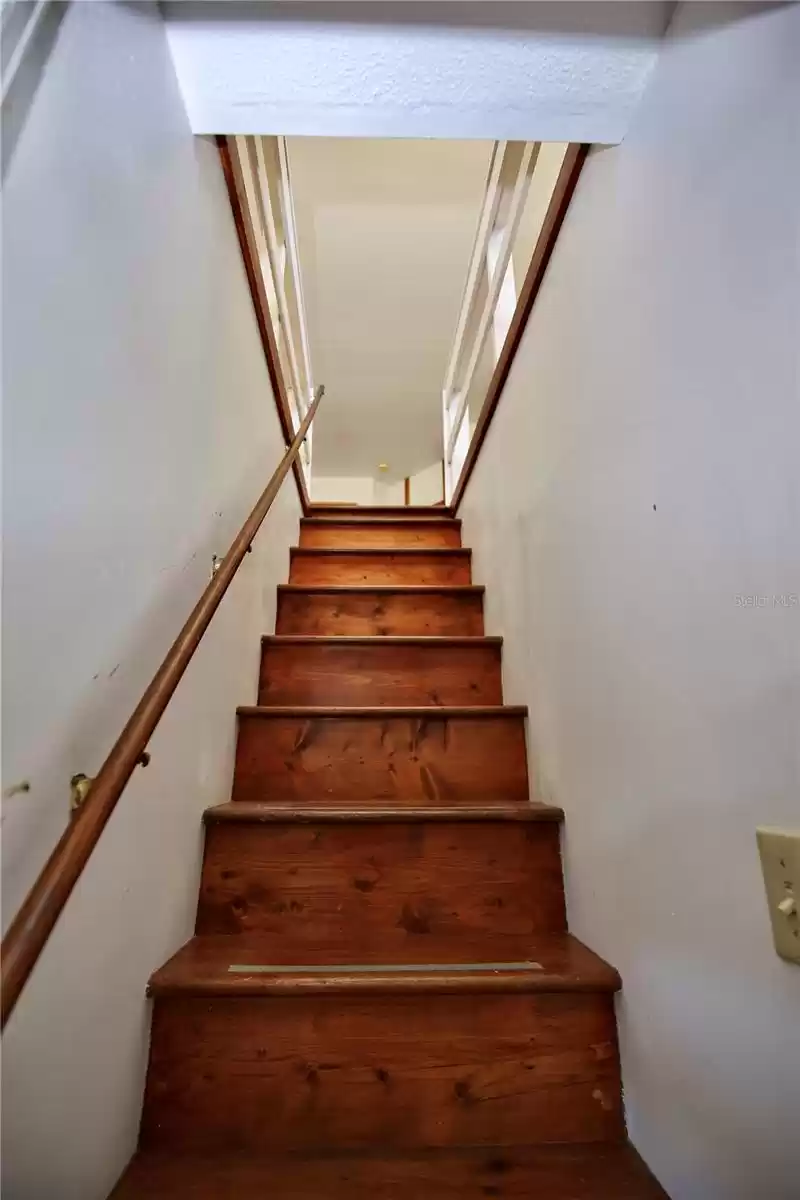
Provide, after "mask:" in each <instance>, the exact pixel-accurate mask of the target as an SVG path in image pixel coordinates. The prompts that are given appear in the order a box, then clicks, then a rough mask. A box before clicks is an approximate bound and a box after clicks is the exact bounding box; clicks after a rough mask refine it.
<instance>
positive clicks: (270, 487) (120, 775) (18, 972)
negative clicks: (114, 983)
mask: <svg viewBox="0 0 800 1200" xmlns="http://www.w3.org/2000/svg"><path fill="white" fill-rule="evenodd" d="M323 390H324V389H322V388H318V389H317V394H316V396H315V397H314V400H313V401H312V403H311V406H310V407H309V410H308V412H307V413H306V415H305V417H304V419H303V421H302V424H301V425H300V428H299V429H298V431H297V434H296V435H295V438H294V440H293V441H292V444H291V446H290V447H289V449H288V450H287V451H286V453H285V454H284V456H283V458H282V459H281V461H280V463H279V465H278V467H277V469H276V470H275V472H274V474H273V476H272V478H271V479H270V481H269V483H268V484H267V486H266V488H265V489H264V491H263V492H262V493H261V496H260V497H259V499H258V501H257V503H256V505H255V508H254V509H253V511H252V512H251V513H250V516H249V517H248V518H247V520H246V521H245V523H244V525H243V526H242V528H241V529H240V530H239V532H238V534H237V535H236V537H235V539H234V541H233V544H232V545H231V547H230V549H229V550H228V553H227V554H226V555H225V557H224V558H223V560H222V562H221V563H220V565H219V569H218V570H217V571H216V572H215V573H214V574H213V575H212V577H211V582H210V583H209V584H208V586H207V587H206V589H205V591H204V592H203V594H202V596H201V597H200V599H199V600H198V602H197V604H196V605H195V607H194V609H193V610H192V612H191V614H190V616H189V619H188V620H187V622H186V624H185V625H184V627H183V629H182V630H181V631H180V633H179V634H178V636H177V638H176V639H175V641H174V642H173V643H172V645H171V647H170V648H169V650H168V651H167V656H166V658H165V659H164V661H163V662H162V664H161V666H160V667H159V668H158V670H157V671H156V673H155V675H154V676H153V678H152V680H151V681H150V684H149V685H148V687H147V690H146V691H145V693H144V695H143V696H142V698H141V700H140V701H139V703H138V705H137V706H136V708H135V709H134V711H133V713H132V715H131V717H130V719H129V721H128V723H127V725H126V726H125V728H124V729H123V731H122V733H121V734H120V736H119V738H118V739H117V741H116V743H115V745H114V746H113V748H112V750H111V753H110V754H109V756H108V758H107V759H106V761H105V762H104V763H103V765H102V767H101V768H100V770H99V771H98V773H97V775H96V776H95V779H94V781H93V783H92V785H91V788H90V790H89V794H88V796H87V798H86V801H85V803H84V804H83V807H82V808H81V809H80V810H79V811H78V813H77V816H76V817H75V819H74V820H73V821H72V822H71V824H70V825H69V826H68V827H67V829H66V830H65V831H64V833H63V834H62V835H61V838H60V840H59V842H58V844H57V845H56V848H55V850H54V851H53V853H52V854H51V855H50V857H49V859H48V860H47V862H46V863H45V865H44V867H43V868H42V871H41V872H40V874H39V877H38V879H37V880H36V882H35V883H34V885H33V887H32V888H31V890H30V892H29V893H28V895H27V896H26V898H25V900H24V902H23V904H22V907H21V908H20V910H19V912H18V913H17V915H16V917H15V918H14V920H13V921H12V923H11V925H10V927H9V930H8V933H7V934H6V936H5V937H4V938H3V943H2V947H0V955H1V956H2V961H1V962H0V1007H1V1008H2V1014H1V1018H0V1019H1V1020H2V1024H3V1025H5V1023H6V1021H7V1020H8V1018H9V1016H10V1015H11V1012H12V1011H13V1008H14V1005H15V1004H16V1002H17V1000H18V998H19V995H20V992H21V991H22V989H23V987H24V986H25V983H26V982H27V980H28V977H29V976H30V973H31V971H32V970H33V968H34V967H35V966H36V963H37V961H38V958H39V955H40V954H41V952H42V950H43V949H44V946H45V944H46V942H47V939H48V938H49V936H50V933H51V932H52V929H53V926H54V925H55V923H56V921H57V920H58V918H59V916H60V914H61V911H62V909H63V908H64V905H65V904H66V903H67V900H68V899H69V897H70V894H71V892H72V889H73V888H74V886H75V884H76V883H77V882H78V879H79V878H80V875H81V872H82V871H83V868H84V867H85V866H86V863H87V862H88V861H89V857H90V855H91V853H92V851H93V850H94V848H95V846H96V845H97V842H98V841H99V839H100V835H101V833H102V832H103V830H104V828H105V826H106V824H107V822H108V820H109V818H110V816H111V814H112V813H113V811H114V809H115V808H116V806H117V802H118V801H119V798H120V796H121V795H122V792H123V790H124V788H125V785H126V784H127V782H128V780H129V779H130V777H131V775H132V774H133V771H134V768H135V767H136V766H137V764H138V763H140V762H141V760H142V755H143V754H144V751H145V749H146V747H147V743H148V741H149V740H150V737H151V735H152V733H153V731H154V729H155V728H156V726H157V725H158V722H159V720H160V719H161V716H162V714H163V712H164V709H165V708H166V707H167V705H168V704H169V701H170V700H171V698H172V696H173V694H174V692H175V689H176V688H177V686H178V684H179V683H180V681H181V679H182V678H183V673H184V671H185V670H186V668H187V667H188V665H189V663H190V661H191V659H192V656H193V655H194V652H195V650H196V649H197V647H198V645H199V643H200V639H201V638H202V636H203V634H204V633H205V631H206V630H207V629H208V626H209V625H210V624H211V620H212V618H213V616H214V614H215V612H216V611H217V609H218V608H219V605H220V603H221V601H222V598H223V596H224V595H225V593H226V591H227V590H228V587H229V585H230V583H231V580H232V579H233V577H234V575H235V574H236V572H237V571H238V569H239V567H240V566H241V563H242V560H243V559H244V556H245V555H246V554H247V551H248V549H249V548H250V544H251V542H252V541H253V538H254V537H255V536H256V534H257V533H258V531H259V529H260V528H261V524H262V522H263V520H264V518H265V517H266V515H267V513H268V512H269V509H270V507H271V506H272V502H273V500H274V499H275V497H276V496H277V494H278V491H279V489H280V487H281V484H282V483H283V481H284V479H285V478H286V476H287V475H288V473H289V471H290V470H291V467H292V464H293V463H295V462H296V461H297V456H298V454H299V453H300V447H301V445H302V443H303V438H304V437H305V435H306V433H307V432H308V428H309V426H310V425H311V422H312V420H313V419H314V415H315V413H316V411H317V408H318V406H319V402H320V400H321V399H322V393H323Z"/></svg>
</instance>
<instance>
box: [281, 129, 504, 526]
mask: <svg viewBox="0 0 800 1200" xmlns="http://www.w3.org/2000/svg"><path fill="white" fill-rule="evenodd" d="M288 149H289V162H290V167H291V175H292V192H293V195H294V202H295V210H296V214H297V236H298V243H299V247H300V259H301V266H302V270H303V277H304V288H303V291H304V295H305V300H306V310H307V314H308V326H309V336H310V343H311V357H312V361H313V364H314V375H315V378H316V379H318V380H320V381H321V382H323V383H324V384H325V391H326V396H325V403H324V404H323V405H322V406H321V407H320V410H319V415H318V417H317V419H316V421H315V430H314V470H315V471H318V472H319V473H320V474H321V475H325V476H340V475H347V476H354V475H358V476H367V475H369V476H375V475H377V473H378V464H379V463H382V462H385V463H388V464H389V472H388V473H389V474H390V476H391V478H392V479H395V480H399V481H401V482H402V480H403V478H404V477H405V476H407V475H411V474H413V473H414V472H416V471H418V470H421V469H422V468H424V467H426V466H428V464H429V463H431V462H433V460H434V459H435V458H436V457H437V456H441V446H442V399H441V396H442V385H443V383H444V377H445V374H446V371H447V361H448V358H449V355H450V350H451V346H452V342H453V336H454V333H455V328H456V322H457V318H458V309H459V305H460V303H461V295H462V292H463V289H464V280H465V278H466V274H467V267H468V265H469V258H470V253H471V251H472V244H473V241H474V238H475V230H476V228H477V225H478V218H479V216H480V207H481V203H482V201H483V194H484V188H485V184H486V175H487V171H488V167H489V155H490V152H491V144H490V143H488V142H475V141H472V142H464V141H461V142H453V141H441V140H438V139H432V138H428V139H426V140H402V141H398V140H389V139H372V138H290V139H289V143H288ZM400 503H402V488H401V496H400Z"/></svg>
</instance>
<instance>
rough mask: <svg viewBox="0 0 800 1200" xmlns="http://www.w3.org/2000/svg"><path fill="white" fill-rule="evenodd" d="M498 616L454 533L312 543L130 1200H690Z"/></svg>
mask: <svg viewBox="0 0 800 1200" xmlns="http://www.w3.org/2000/svg"><path fill="white" fill-rule="evenodd" d="M482 604H483V589H482V588H478V587H474V586H473V585H472V582H471V564H470V553H469V551H468V550H464V549H462V548H461V529H460V522H458V521H456V520H453V519H450V518H447V517H443V516H442V510H441V509H436V508H432V509H417V510H413V509H410V510H409V509H399V510H385V509H384V510H370V509H352V510H348V509H336V510H334V511H330V510H328V511H326V512H324V514H323V512H319V513H315V514H314V515H312V516H311V518H309V519H304V520H303V521H302V522H301V529H300V543H299V546H298V547H297V548H296V549H295V550H293V551H292V556H291V572H290V580H289V584H288V586H285V587H281V588H280V590H279V597H278V616H277V631H276V635H275V636H274V637H265V638H264V640H263V644H262V656H261V674H260V680H259V695H258V706H256V707H246V708H241V709H240V710H239V714H238V716H239V736H238V745H237V754H236V767H235V774H234V781H233V794H232V800H231V802H230V803H229V804H222V805H220V806H219V807H217V808H213V809H211V810H209V811H208V812H207V813H206V814H205V826H206V842H205V858H204V864H203V872H202V879H201V883H200V898H199V904H198V910H197V925H196V936H195V937H194V938H193V939H192V940H191V941H190V942H189V943H188V944H187V945H186V946H184V947H183V949H181V950H179V951H178V953H177V954H176V955H175V956H174V957H173V958H172V959H171V960H170V961H169V962H168V963H167V964H166V965H165V966H164V967H162V968H161V969H160V970H159V971H157V972H156V973H155V975H154V976H153V978H152V979H151V980H150V985H149V994H150V995H151V996H152V997H153V1024H152V1041H151V1049H150V1064H149V1070H148V1076H147V1086H146V1093H145V1099H144V1112H143V1116H142V1126H141V1137H140V1148H139V1151H138V1152H137V1154H136V1156H135V1158H134V1159H133V1162H132V1163H131V1165H130V1166H129V1168H128V1170H127V1171H126V1173H125V1175H124V1176H123V1178H122V1180H121V1181H120V1183H119V1184H118V1186H117V1188H116V1189H115V1191H114V1192H113V1197H114V1200H132V1198H134V1197H136V1198H140V1197H145V1196H147V1197H164V1198H173V1197H174V1198H175V1200H177V1198H183V1197H194V1198H197V1200H200V1198H207V1197H226V1198H231V1200H232V1198H233V1197H237V1198H238V1197H242V1198H244V1197H267V1196H274V1197H276V1198H281V1200H326V1198H330V1200H339V1198H342V1197H347V1198H348V1200H368V1198H369V1200H373V1198H374V1197H378V1196H379V1197H390V1198H394V1197H396V1198H398V1200H399V1198H400V1197H402V1200H434V1198H436V1200H439V1198H443V1197H451V1196H452V1197H456V1196H458V1197H459V1198H461V1200H471V1198H473V1197H474V1198H476V1200H477V1198H478V1197H481V1198H483V1197H487V1196H500V1197H518V1198H522V1197H531V1198H533V1197H535V1198H536V1200H657V1198H659V1197H660V1198H661V1200H663V1198H664V1192H663V1191H662V1190H661V1188H660V1187H659V1186H658V1184H657V1183H656V1182H655V1180H654V1179H653V1178H652V1176H651V1175H650V1174H649V1172H648V1171H647V1169H646V1167H645V1166H644V1164H643V1163H642V1162H641V1160H640V1159H639V1158H638V1156H637V1155H636V1153H635V1151H633V1149H632V1148H631V1147H630V1146H629V1144H628V1143H627V1141H626V1138H625V1126H624V1119H623V1110H622V1093H621V1085H620V1073H619V1057H618V1052H617V1041H616V1027H615V1018H614V994H615V992H616V991H617V990H618V988H619V986H620V981H619V977H618V975H617V973H616V971H614V969H613V968H612V967H610V966H608V965H607V964H606V963H605V962H603V961H602V960H601V959H599V958H598V957H597V956H596V955H595V954H593V953H592V952H591V951H590V950H588V949H587V948H586V947H585V946H583V945H582V944H581V943H580V942H578V941H577V940H576V939H574V938H572V937H571V936H570V935H569V934H568V933H567V931H566V916H565V908H564V890H563V883H562V873H561V857H560V849H559V822H560V821H561V819H562V813H561V811H560V810H559V809H556V808H552V807H550V806H547V805H543V804H531V803H530V802H529V789H528V774H527V762H526V751H525V732H524V721H525V710H524V709H521V708H512V707H508V706H503V701H502V682H501V660H500V654H501V642H500V639H499V638H487V637H484V636H483V611H482Z"/></svg>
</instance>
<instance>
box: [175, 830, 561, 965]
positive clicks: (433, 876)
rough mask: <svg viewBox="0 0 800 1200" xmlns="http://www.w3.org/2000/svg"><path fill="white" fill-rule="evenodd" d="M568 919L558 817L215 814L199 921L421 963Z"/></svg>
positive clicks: (286, 948) (337, 951) (493, 948)
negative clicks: (459, 947)
mask: <svg viewBox="0 0 800 1200" xmlns="http://www.w3.org/2000/svg"><path fill="white" fill-rule="evenodd" d="M565 928H566V918H565V913H564V897H563V886H562V875H561V855H560V848H559V830H558V826H557V825H556V824H554V823H545V822H541V823H537V824H524V823H522V822H514V821H509V822H502V821H496V822H485V823H478V822H475V823H467V822H450V823H447V822H444V821H443V822H419V823H417V822H402V823H401V822H396V823H387V824H382V825H377V824H366V823H365V824H358V823H352V824H351V823H348V824H332V823H320V822H317V823H313V824H311V823H309V824H297V823H287V824H286V825H277V824H274V823H270V824H262V825H258V824H255V823H254V824H248V825H245V824H232V823H231V824H212V825H210V826H209V828H208V831H207V834H206V849H205V860H204V865H203V877H202V883H201V889H200V905H199V909H198V916H197V932H198V933H199V934H212V933H220V934H221V933H265V934H269V935H270V944H271V945H272V944H273V943H274V949H273V951H272V953H273V955H274V957H275V959H276V960H277V961H280V962H289V961H290V959H292V958H293V957H294V958H297V957H298V956H299V957H300V958H301V959H302V955H303V947H304V946H305V947H309V948H310V949H311V950H312V951H313V953H314V955H315V958H319V957H320V956H321V957H322V958H323V960H324V956H325V954H326V952H327V953H330V955H331V956H332V957H331V958H330V960H329V961H331V962H334V961H337V962H340V963H341V962H345V963H347V962H350V963H355V962H360V961H363V959H364V956H365V955H369V954H370V952H371V951H372V950H373V949H374V947H375V946H376V945H378V946H380V947H381V951H382V953H385V955H386V961H387V962H389V961H392V960H393V958H394V957H395V956H397V955H399V956H401V958H404V960H405V961H409V960H410V961H412V962H429V961H430V953H431V952H430V947H431V945H432V944H439V945H441V944H443V943H446V942H447V940H448V939H450V938H452V939H453V942H454V943H455V944H457V943H458V940H459V939H463V942H464V945H465V949H466V947H467V946H469V948H470V953H471V954H474V953H478V954H479V955H481V956H482V957H483V958H485V959H486V960H487V961H491V960H492V959H494V960H505V959H506V955H505V953H504V952H503V949H502V944H503V939H504V938H505V937H509V936H510V937H517V936H520V935H524V934H527V933H535V932H538V931H542V930H547V931H556V930H563V929H565Z"/></svg>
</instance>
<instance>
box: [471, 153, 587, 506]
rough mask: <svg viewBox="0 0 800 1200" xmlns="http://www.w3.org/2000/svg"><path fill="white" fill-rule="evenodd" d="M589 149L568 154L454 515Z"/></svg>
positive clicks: (486, 402)
mask: <svg viewBox="0 0 800 1200" xmlns="http://www.w3.org/2000/svg"><path fill="white" fill-rule="evenodd" d="M589 149H590V147H589V146H588V145H587V144H585V143H573V144H571V145H570V146H569V147H568V149H567V153H566V155H565V156H564V162H563V164H562V167H561V170H560V172H559V175H558V179H557V180H556V186H555V188H554V189H553V195H552V196H551V198H550V204H549V205H548V208H547V212H546V214H545V218H544V221H543V223H542V229H541V233H540V234H539V238H538V241H537V243H536V248H535V249H534V251H533V257H532V258H531V261H530V265H529V267H528V271H527V274H526V276H525V282H524V283H523V285H522V290H521V291H520V295H519V300H518V301H517V307H516V310H515V312H514V316H513V318H512V321H511V326H510V328H509V331H508V335H507V337H506V340H505V342H504V343H503V349H502V350H501V351H500V357H499V359H498V360H497V366H496V367H495V369H494V373H493V375H492V378H491V382H490V384H489V390H488V392H487V393H486V399H485V400H484V402H483V407H482V408H481V411H480V416H479V417H478V420H477V423H476V425H475V432H474V434H473V435H472V441H471V442H470V446H469V450H468V451H467V457H466V459H465V461H464V466H463V469H462V471H461V476H460V478H459V480H458V483H457V485H456V490H455V492H454V493H453V498H452V500H451V501H450V512H451V513H455V512H457V511H458V506H459V505H460V503H461V501H462V499H463V497H464V492H465V490H466V487H467V484H468V483H469V480H470V476H471V475H472V472H473V470H474V469H475V463H476V462H477V459H478V455H479V454H480V452H481V447H482V446H483V442H484V439H485V437H486V434H487V433H488V431H489V426H490V425H491V422H492V417H493V416H494V414H495V410H496V408H497V405H498V403H499V401H500V397H501V395H502V393H503V388H504V387H505V384H506V380H507V379H508V374H509V371H510V370H511V364H512V363H513V361H514V357H515V355H516V353H517V350H518V349H519V345H520V342H521V341H522V336H523V334H524V333H525V327H526V326H527V324H528V318H529V317H530V315H531V310H532V308H533V306H534V304H535V302H536V297H537V296H538V294H539V289H540V288H541V286H542V281H543V279H544V276H545V272H546V271H547V265H548V263H549V262H550V257H551V255H552V253H553V248H554V247H555V244H556V240H557V238H558V235H559V232H560V230H561V226H562V225H563V223H564V217H565V216H566V215H567V209H568V208H569V203H570V200H571V199H572V195H573V193H574V191H575V188H576V186H577V183H578V178H579V176H580V173H581V169H582V167H583V164H584V162H585V161H586V156H587V154H588V153H589Z"/></svg>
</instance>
